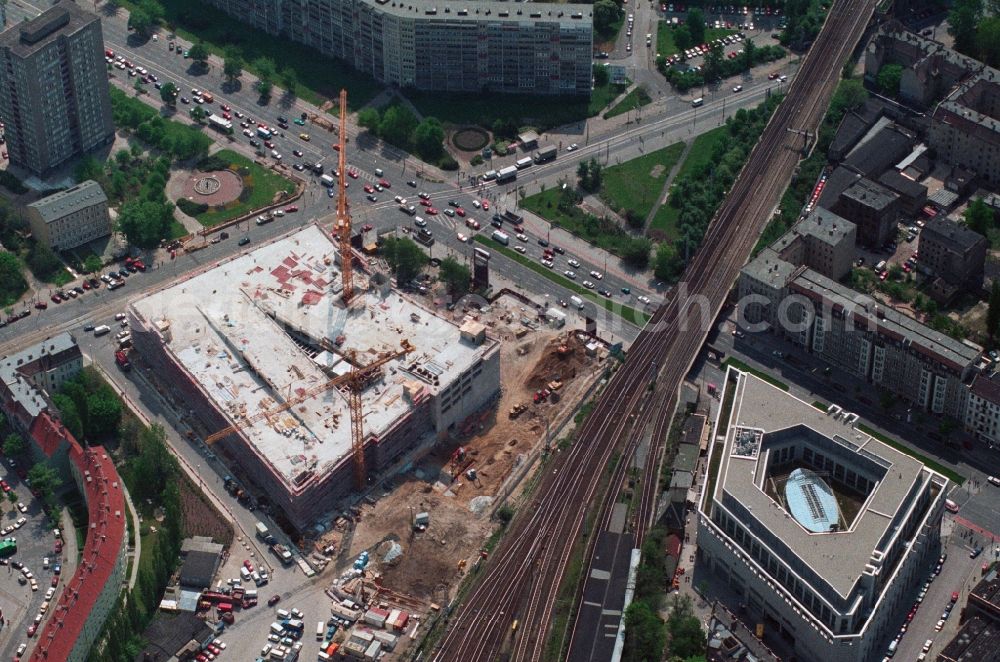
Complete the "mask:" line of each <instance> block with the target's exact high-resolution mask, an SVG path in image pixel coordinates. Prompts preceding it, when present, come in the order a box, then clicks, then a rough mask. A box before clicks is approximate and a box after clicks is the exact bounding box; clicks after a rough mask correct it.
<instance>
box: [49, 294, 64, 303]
mask: <svg viewBox="0 0 1000 662" xmlns="http://www.w3.org/2000/svg"><path fill="white" fill-rule="evenodd" d="M49 298H50V299H52V303H59V302H60V301H62V299H60V298H59V297H57V296H56V295H54V294H53V295H52V296H50V297H49Z"/></svg>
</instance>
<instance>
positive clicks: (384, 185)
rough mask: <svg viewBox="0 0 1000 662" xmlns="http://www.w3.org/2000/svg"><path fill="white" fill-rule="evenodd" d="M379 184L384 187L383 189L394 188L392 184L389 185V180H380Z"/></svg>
mask: <svg viewBox="0 0 1000 662" xmlns="http://www.w3.org/2000/svg"><path fill="white" fill-rule="evenodd" d="M378 183H379V184H381V185H382V188H392V184H390V183H389V180H387V179H380V180H378Z"/></svg>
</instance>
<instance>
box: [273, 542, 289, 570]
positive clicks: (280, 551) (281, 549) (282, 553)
mask: <svg viewBox="0 0 1000 662" xmlns="http://www.w3.org/2000/svg"><path fill="white" fill-rule="evenodd" d="M271 553H272V554H274V555H275V556H277V557H278V560H280V561H281V564H282V565H291V564H292V553H291V552H290V551H288V548H287V547H285V546H284V545H282V544H280V543H274V544H273V545H271Z"/></svg>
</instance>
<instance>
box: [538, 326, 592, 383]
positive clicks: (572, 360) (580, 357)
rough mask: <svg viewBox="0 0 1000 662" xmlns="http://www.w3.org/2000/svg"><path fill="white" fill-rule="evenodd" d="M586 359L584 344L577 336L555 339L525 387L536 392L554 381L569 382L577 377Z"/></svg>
mask: <svg viewBox="0 0 1000 662" xmlns="http://www.w3.org/2000/svg"><path fill="white" fill-rule="evenodd" d="M585 357H586V355H585V354H584V346H583V343H582V342H581V341H580V340H579V339H577V337H576V335H575V334H573V333H568V334H566V335H565V336H562V337H556V338H553V339H552V340H551V341H549V343H548V345H546V346H545V350H544V351H543V352H542V356H541V358H539V359H538V362H537V363H536V364H535V367H534V368H533V369H532V371H531V375H529V377H528V379H527V381H526V382H525V384H524V386H525V388H526V389H527V390H529V391H536V390H538V389H540V388H542V387H544V386H545V385H546V384H548V383H549V382H551V381H552V380H554V379H558V380H560V381H562V382H566V381H569V380H570V379H572V378H574V377H576V372H577V370H578V369H579V368H580V367H581V366H582V365H583V362H584V360H585Z"/></svg>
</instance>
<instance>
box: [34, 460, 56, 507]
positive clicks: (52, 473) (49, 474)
mask: <svg viewBox="0 0 1000 662" xmlns="http://www.w3.org/2000/svg"><path fill="white" fill-rule="evenodd" d="M28 480H30V481H31V487H32V488H34V489H36V490H38V491H39V492H40V493H41V495H42V499H43V500H44V501H46V502H48V501H50V500H51V499H52V497H53V496H55V493H56V490H58V489H59V487H60V486H61V485H62V479H61V478H60V477H59V474H58V473H56V470H55V469H53V468H52V467H50V466H48V465H47V464H43V463H41V462H39V463H38V464H36V465H35V466H33V467H31V469H29V470H28Z"/></svg>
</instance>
